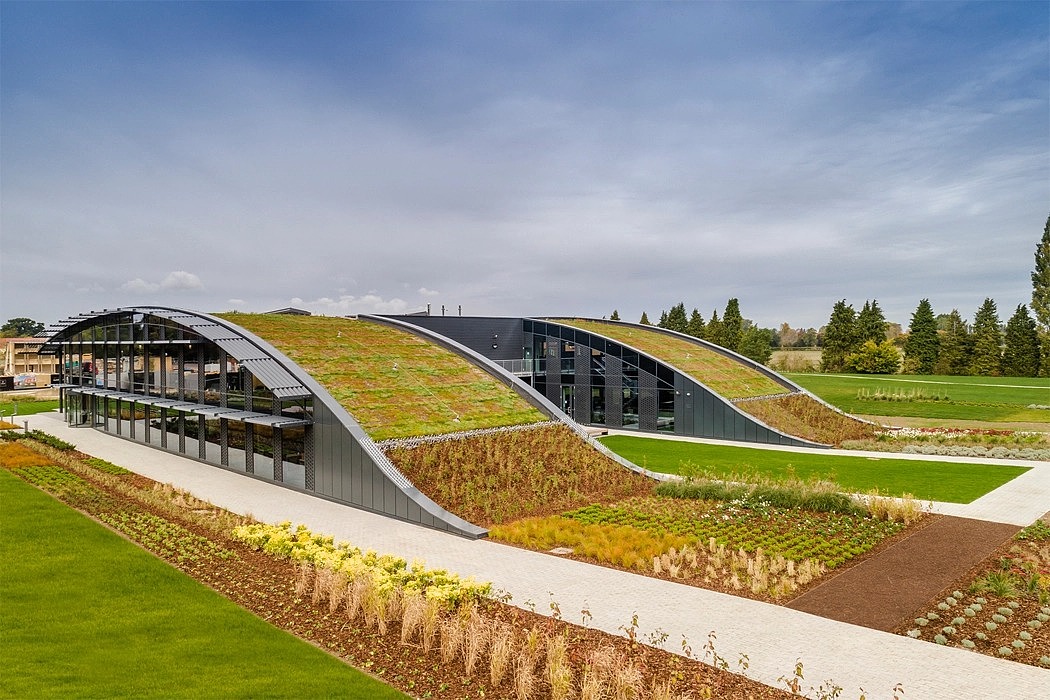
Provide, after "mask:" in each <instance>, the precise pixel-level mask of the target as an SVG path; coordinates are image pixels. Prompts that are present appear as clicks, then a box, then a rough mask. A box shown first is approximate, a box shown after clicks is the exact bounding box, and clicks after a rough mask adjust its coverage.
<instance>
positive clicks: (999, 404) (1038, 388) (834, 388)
mask: <svg viewBox="0 0 1050 700" xmlns="http://www.w3.org/2000/svg"><path fill="white" fill-rule="evenodd" d="M787 376H788V377H789V378H790V379H792V380H793V381H794V382H796V383H797V384H799V385H801V386H803V387H805V388H806V389H808V390H809V391H811V392H813V393H814V394H816V395H817V396H819V397H821V398H822V399H824V400H825V401H827V402H828V403H831V404H834V405H835V406H837V407H839V408H840V409H842V410H843V411H846V412H847V413H859V414H861V415H871V416H907V417H915V418H939V419H947V420H952V419H955V420H978V421H991V422H1018V423H1047V429H1048V430H1050V410H1048V409H1036V408H1028V406H1030V405H1043V406H1050V379H1047V378H1045V377H1041V378H1038V379H1034V378H1029V377H951V376H930V375H924V376H920V375H889V376H887V375H878V376H873V375H856V374H790V375H787ZM861 390H866V391H867V392H868V393H869V394H874V393H875V392H879V391H881V392H882V393H883V394H897V395H898V396H901V397H902V398H905V399H906V398H907V397H908V396H916V395H920V394H921V393H925V394H926V396H928V397H934V396H939V397H942V399H943V397H944V396H947V400H938V401H930V400H925V401H923V400H899V401H874V400H870V399H867V400H865V399H864V398H862V397H861V396H860V393H861Z"/></svg>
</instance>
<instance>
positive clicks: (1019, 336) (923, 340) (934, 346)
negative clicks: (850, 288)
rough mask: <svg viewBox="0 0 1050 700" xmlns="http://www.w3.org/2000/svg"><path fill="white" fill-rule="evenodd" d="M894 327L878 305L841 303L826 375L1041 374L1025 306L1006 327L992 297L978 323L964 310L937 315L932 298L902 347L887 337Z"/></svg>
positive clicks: (831, 329) (829, 329) (828, 335)
mask: <svg viewBox="0 0 1050 700" xmlns="http://www.w3.org/2000/svg"><path fill="white" fill-rule="evenodd" d="M888 325H889V324H887V323H886V320H885V318H884V317H883V315H882V309H880V308H879V305H878V302H877V301H874V300H873V301H871V302H867V301H866V302H864V307H863V308H862V309H861V311H860V312H859V313H857V312H856V311H855V310H854V309H853V306H852V305H849V304H847V303H846V300H845V299H843V300H841V301H839V302H837V303H836V304H835V307H834V308H833V309H832V312H831V318H830V320H829V321H828V325H827V326H826V327H825V330H824V349H823V352H822V353H821V364H820V368H821V371H823V372H861V373H867V374H890V373H893V372H896V371H898V370H902V371H903V372H904V373H905V374H951V375H981V376H999V375H1003V376H1012V377H1035V376H1038V375H1039V372H1040V354H1041V353H1040V345H1041V343H1040V339H1039V334H1038V332H1037V329H1036V322H1035V320H1034V319H1033V318H1032V317H1031V316H1030V315H1029V313H1028V307H1027V306H1025V305H1024V304H1020V305H1018V307H1017V309H1016V311H1015V312H1014V314H1013V316H1012V317H1011V318H1010V320H1009V321H1008V322H1007V324H1006V326H1005V328H1004V327H1003V325H1002V322H1001V321H1000V320H999V312H998V310H997V308H996V305H995V301H993V300H992V299H985V300H984V303H983V304H981V306H980V308H979V309H978V310H977V313H976V314H975V315H974V320H973V324H972V325H971V324H968V323H967V322H966V321H965V320H964V319H963V318H962V316H961V315H960V314H959V310H958V309H952V311H951V313H950V314H941V315H940V316H936V315H934V312H933V306H932V305H931V304H930V300H929V299H923V300H921V301H920V302H919V305H918V307H917V308H916V309H915V312H914V313H913V314H912V317H911V323H910V324H909V326H908V332H907V334H905V335H902V336H899V337H898V341H899V342H898V343H894V342H893V341H892V340H890V339H889V338H887V337H886V328H887V326H888ZM902 352H903V358H902V357H901V353H902Z"/></svg>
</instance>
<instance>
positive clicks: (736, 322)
mask: <svg viewBox="0 0 1050 700" xmlns="http://www.w3.org/2000/svg"><path fill="white" fill-rule="evenodd" d="M743 332H744V319H743V317H742V316H741V315H740V301H739V300H738V299H736V298H733V299H730V300H729V302H728V303H727V304H726V310H725V313H724V314H722V342H721V343H720V344H721V345H722V347H724V348H728V349H729V350H733V351H736V350H738V349H739V348H740V336H741V334H742V333H743Z"/></svg>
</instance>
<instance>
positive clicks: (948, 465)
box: [601, 435, 1028, 503]
mask: <svg viewBox="0 0 1050 700" xmlns="http://www.w3.org/2000/svg"><path fill="white" fill-rule="evenodd" d="M601 441H602V443H603V444H604V445H605V446H606V447H608V448H609V449H610V450H612V451H613V452H616V453H617V454H618V455H620V456H621V457H625V458H626V459H629V460H630V461H632V462H634V463H635V464H637V465H639V466H642V467H645V468H646V469H651V470H653V471H656V472H662V473H664V474H688V473H690V472H692V471H696V470H697V469H698V468H699V469H704V470H710V471H712V472H714V473H715V474H717V475H723V476H728V475H731V474H741V473H754V474H759V475H765V476H768V477H771V478H774V479H777V478H786V477H791V476H795V477H798V478H800V479H812V478H822V479H827V480H829V481H834V482H836V483H837V484H839V485H841V486H842V488H843V489H844V490H846V491H849V492H854V493H866V492H868V491H871V490H872V489H878V490H879V492H880V493H881V494H883V495H885V496H903V495H904V494H906V493H910V494H911V495H912V496H914V497H915V498H918V499H920V500H924V501H927V500H930V501H943V502H947V503H971V502H972V501H974V500H975V499H977V498H980V497H981V496H983V495H984V494H986V493H988V492H990V491H993V490H995V489H997V488H998V487H1000V486H1002V485H1003V484H1005V483H1006V482H1008V481H1010V480H1011V479H1014V478H1016V477H1017V476H1019V475H1021V474H1023V473H1024V472H1026V471H1028V467H1014V466H1008V465H999V464H968V463H961V462H940V461H927V460H921V461H920V460H908V459H882V458H875V457H860V456H857V457H854V456H842V455H832V454H821V453H820V452H812V453H810V452H785V451H782V450H764V449H759V448H753V447H734V446H726V445H709V444H704V443H695V442H682V441H678V440H659V439H656V438H641V437H632V436H626V435H610V436H608V437H604V438H602V439H601Z"/></svg>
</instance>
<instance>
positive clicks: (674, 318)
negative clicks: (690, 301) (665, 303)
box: [664, 302, 689, 333]
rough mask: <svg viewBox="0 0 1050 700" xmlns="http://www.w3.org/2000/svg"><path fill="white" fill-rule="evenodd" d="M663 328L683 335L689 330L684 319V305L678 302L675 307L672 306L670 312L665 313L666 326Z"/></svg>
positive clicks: (687, 320) (687, 321)
mask: <svg viewBox="0 0 1050 700" xmlns="http://www.w3.org/2000/svg"><path fill="white" fill-rule="evenodd" d="M664 328H667V329H668V330H672V331H678V332H679V333H685V332H686V331H688V330H689V319H688V318H686V315H685V304H684V303H683V302H678V305H677V306H672V307H671V310H670V311H668V312H667V325H666V326H664Z"/></svg>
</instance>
